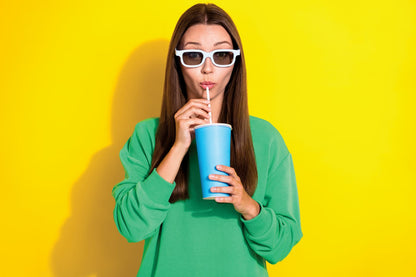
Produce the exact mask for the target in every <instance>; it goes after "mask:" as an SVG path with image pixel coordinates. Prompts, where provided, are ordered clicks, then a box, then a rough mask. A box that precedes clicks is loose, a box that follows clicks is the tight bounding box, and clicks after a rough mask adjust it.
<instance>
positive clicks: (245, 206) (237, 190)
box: [209, 165, 260, 220]
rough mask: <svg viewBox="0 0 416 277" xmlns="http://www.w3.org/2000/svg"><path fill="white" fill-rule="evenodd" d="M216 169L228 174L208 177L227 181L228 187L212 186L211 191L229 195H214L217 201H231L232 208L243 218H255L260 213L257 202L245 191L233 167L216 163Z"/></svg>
mask: <svg viewBox="0 0 416 277" xmlns="http://www.w3.org/2000/svg"><path fill="white" fill-rule="evenodd" d="M217 169H218V170H219V171H223V172H225V173H227V174H228V175H229V176H225V175H217V174H210V175H209V179H211V180H215V181H220V182H223V183H227V184H228V185H229V186H228V187H213V188H211V191H212V192H221V193H228V194H230V196H229V197H216V198H215V201H217V202H219V203H231V204H233V205H234V209H235V210H236V211H237V212H239V213H240V214H241V215H242V216H243V217H244V219H245V220H250V219H253V218H255V217H256V216H257V215H258V214H259V213H260V206H259V204H258V203H257V202H256V201H255V200H254V199H253V198H251V196H250V195H248V193H247V192H246V190H245V189H244V187H243V184H242V183H241V180H240V177H238V175H237V173H236V172H235V170H234V168H232V167H228V166H225V165H218V166H217Z"/></svg>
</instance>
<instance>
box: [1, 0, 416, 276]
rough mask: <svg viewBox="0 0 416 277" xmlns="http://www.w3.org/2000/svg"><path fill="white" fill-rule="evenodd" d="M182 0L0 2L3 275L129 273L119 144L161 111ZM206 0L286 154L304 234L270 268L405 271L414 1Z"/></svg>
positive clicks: (411, 199) (411, 212)
mask: <svg viewBox="0 0 416 277" xmlns="http://www.w3.org/2000/svg"><path fill="white" fill-rule="evenodd" d="M194 3H196V2H194V1H164V0H163V1H127V0H124V1H102V0H100V1H96V0H94V1H81V0H76V1H5V0H2V1H1V4H0V32H1V33H0V35H1V43H0V91H1V99H0V115H1V125H0V128H1V136H0V151H1V152H0V159H1V162H0V168H1V169H0V170H1V187H2V197H1V201H0V205H1V206H0V208H1V231H0V232H1V236H0V237H1V240H0V245H1V246H0V249H1V267H0V275H1V276H42V277H43V276H47V277H49V276H54V277H64V276H65V277H66V276H68V277H69V276H70V277H81V276H82V277H84V276H89V277H91V276H97V277H110V276H135V273H136V271H137V269H138V266H139V261H140V258H141V252H142V248H143V244H142V243H138V244H128V243H127V242H126V241H125V240H124V238H122V237H121V235H119V234H118V233H117V231H116V228H115V225H114V223H113V219H112V209H113V205H114V202H113V199H112V197H111V189H112V187H113V186H114V185H115V184H116V183H117V182H119V181H121V180H122V178H123V174H124V173H123V168H122V166H121V164H120V161H119V158H118V153H119V150H120V149H121V147H122V145H123V144H124V142H125V141H126V140H127V138H128V137H129V135H130V134H131V133H132V131H133V127H134V125H135V123H137V122H138V121H140V120H142V119H144V118H147V117H150V116H157V115H158V113H159V110H160V100H161V93H162V83H163V73H164V63H165V59H166V51H167V46H168V40H169V39H170V36H171V33H172V31H173V28H174V26H175V23H176V21H177V20H178V18H179V16H180V15H181V14H182V13H183V12H184V11H185V10H186V9H187V8H188V7H190V6H191V5H192V4H194ZM216 3H217V4H218V5H219V6H221V7H222V8H224V9H225V10H226V11H228V12H229V14H230V15H231V17H232V18H233V19H234V20H235V23H236V25H237V27H238V28H239V31H240V34H241V36H242V39H243V45H244V50H245V55H246V58H247V67H248V84H249V104H250V111H251V114H253V115H256V116H260V117H263V118H266V119H268V120H269V121H270V122H272V123H273V124H274V125H275V126H276V127H277V128H278V129H279V131H280V132H281V133H282V135H283V137H284V138H285V141H286V143H287V145H288V147H289V150H290V151H291V152H292V155H293V159H294V163H295V171H296V175H297V181H298V189H299V197H300V205H301V219H302V227H303V232H304V238H303V239H302V240H301V242H300V244H298V245H297V246H296V247H295V248H294V249H293V251H292V253H291V254H290V255H289V256H288V257H287V258H286V259H285V260H284V261H283V262H281V263H278V264H277V265H269V272H270V276H416V268H415V266H414V260H415V258H416V255H415V254H416V253H415V248H416V236H415V233H416V223H415V211H416V204H415V203H416V199H415V198H416V195H415V184H416V182H415V181H416V173H415V171H416V170H415V169H416V168H415V165H416V159H415V155H416V148H415V146H414V143H415V140H416V135H415V126H416V115H415V112H414V111H413V110H414V106H415V92H416V81H415V73H416V51H415V49H416V4H415V2H414V1H411V0H408V1H404V0H391V1H375V0H368V1H362V0H351V1H324V0H318V1H306V0H303V1H246V2H241V1H217V2H216ZM213 266H215V265H213Z"/></svg>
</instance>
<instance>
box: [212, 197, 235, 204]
mask: <svg viewBox="0 0 416 277" xmlns="http://www.w3.org/2000/svg"><path fill="white" fill-rule="evenodd" d="M215 201H216V202H219V203H233V198H232V197H231V196H230V197H215Z"/></svg>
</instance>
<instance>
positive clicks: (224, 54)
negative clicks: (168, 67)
mask: <svg viewBox="0 0 416 277" xmlns="http://www.w3.org/2000/svg"><path fill="white" fill-rule="evenodd" d="M175 55H176V56H178V57H180V58H181V63H182V65H183V66H185V67H198V66H201V65H202V64H203V63H204V62H205V59H206V58H210V59H211V61H212V63H213V64H214V65H215V66H217V67H228V66H232V65H233V64H234V62H235V58H236V57H237V56H239V55H240V49H238V50H234V49H217V50H214V51H211V52H205V51H202V50H197V49H188V50H177V49H175Z"/></svg>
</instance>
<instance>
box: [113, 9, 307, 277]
mask: <svg viewBox="0 0 416 277" xmlns="http://www.w3.org/2000/svg"><path fill="white" fill-rule="evenodd" d="M207 87H208V88H209V90H210V96H211V101H210V106H209V105H208V104H209V103H208V101H207V100H206V96H207V95H206V88H207ZM210 112H211V114H212V120H213V122H222V123H228V124H231V125H232V127H233V129H232V139H231V167H227V166H224V165H219V166H218V167H217V169H218V170H219V171H223V172H225V173H227V176H224V175H211V176H210V179H213V180H218V181H221V182H224V183H227V184H228V185H229V186H227V187H217V188H213V189H212V191H215V192H224V193H228V194H229V195H230V196H229V197H218V198H216V199H215V201H212V200H203V199H202V195H201V184H200V179H199V178H200V176H199V170H198V160H197V154H196V145H195V140H194V128H195V127H196V126H198V125H201V124H207V123H208V118H209V113H210ZM120 158H121V162H122V163H123V166H124V168H125V171H126V178H125V180H124V181H122V182H121V183H119V184H118V185H116V186H115V187H114V189H113V196H114V198H115V200H116V206H115V209H114V219H115V222H116V225H117V228H118V230H119V231H120V233H121V234H122V235H123V236H125V237H126V238H127V240H128V241H129V242H138V241H141V240H145V246H144V251H143V258H142V263H141V266H140V270H139V273H138V275H137V276H181V277H185V276H192V277H194V276H198V277H204V276H227V277H232V276H238V277H241V276H268V274H267V269H266V261H268V262H270V263H273V264H274V263H276V262H278V261H280V260H282V259H283V258H284V257H286V256H287V255H288V254H289V252H290V250H291V249H292V247H293V246H294V245H295V244H296V243H297V242H298V241H299V240H300V239H301V237H302V232H301V227H300V216H299V205H298V195H297V188H296V179H295V173H294V169H293V163H292V156H291V154H290V153H289V151H288V149H287V147H286V145H285V143H284V141H283V139H282V137H281V135H280V134H279V132H278V131H277V130H276V129H275V128H274V127H273V126H272V125H271V124H270V123H268V122H267V121H265V120H262V119H259V118H256V117H252V116H249V114H248V106H247V86H246V68H245V61H244V52H243V49H242V45H241V40H240V37H239V34H238V32H237V29H236V27H235V25H234V23H233V22H232V20H231V18H230V17H229V16H228V15H227V13H225V12H224V11H223V10H222V9H220V8H219V7H217V6H215V5H213V4H198V5H195V6H193V7H191V8H190V9H188V10H187V11H186V12H185V13H184V14H183V15H182V16H181V18H180V19H179V21H178V23H177V25H176V28H175V30H174V32H173V36H172V39H171V42H170V47H169V52H168V58H167V65H166V76H165V86H164V95H163V104H162V111H161V115H160V118H151V119H147V120H144V121H142V122H140V123H138V124H137V125H136V128H135V130H134V133H133V135H132V136H131V137H130V139H129V140H128V141H127V143H126V145H125V146H124V148H123V149H122V150H121V152H120Z"/></svg>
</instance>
